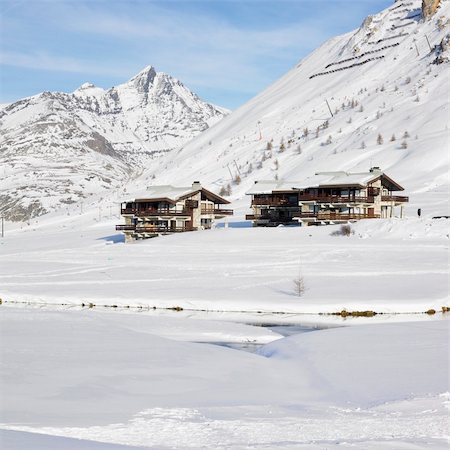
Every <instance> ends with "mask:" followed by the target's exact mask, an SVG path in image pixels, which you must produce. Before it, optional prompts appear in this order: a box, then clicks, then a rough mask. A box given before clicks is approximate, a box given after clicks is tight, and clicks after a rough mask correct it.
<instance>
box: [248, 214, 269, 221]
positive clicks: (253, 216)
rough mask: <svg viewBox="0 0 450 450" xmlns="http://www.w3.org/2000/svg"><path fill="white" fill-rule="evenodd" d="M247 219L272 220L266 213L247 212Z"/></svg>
mask: <svg viewBox="0 0 450 450" xmlns="http://www.w3.org/2000/svg"><path fill="white" fill-rule="evenodd" d="M245 220H270V216H268V215H266V214H246V215H245Z"/></svg>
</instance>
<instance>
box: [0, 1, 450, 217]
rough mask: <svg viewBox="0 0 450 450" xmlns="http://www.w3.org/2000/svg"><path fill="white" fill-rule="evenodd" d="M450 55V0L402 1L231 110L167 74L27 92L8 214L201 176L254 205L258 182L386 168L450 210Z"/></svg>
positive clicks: (7, 141) (6, 127)
mask: <svg viewBox="0 0 450 450" xmlns="http://www.w3.org/2000/svg"><path fill="white" fill-rule="evenodd" d="M449 61H450V2H448V1H439V0H423V1H420V0H408V1H407V0H403V1H402V0H398V1H395V2H393V3H392V5H391V6H389V7H388V8H386V9H385V10H383V11H381V12H380V13H378V14H375V15H373V16H369V17H367V18H366V19H365V20H364V21H363V23H362V25H361V26H360V27H359V28H358V29H357V30H354V31H352V32H350V33H347V34H344V35H342V36H338V37H335V38H332V39H330V40H328V41H327V42H325V43H324V44H323V45H322V46H320V47H319V48H318V49H317V50H315V51H314V52H313V53H311V54H310V55H309V56H307V57H306V58H304V59H303V60H302V61H300V62H299V63H298V64H297V65H296V66H295V67H293V68H292V69H291V70H290V71H289V72H288V73H287V74H286V75H285V76H283V77H282V78H281V79H280V80H278V81H276V82H275V83H274V84H273V85H272V86H269V87H268V88H267V89H266V90H264V91H263V92H261V93H260V94H258V95H257V96H256V97H255V98H253V99H252V100H250V101H249V102H247V103H246V104H245V105H243V106H242V107H240V108H239V109H237V110H236V111H233V112H232V113H231V114H229V115H227V111H225V110H223V109H221V108H218V107H215V106H213V105H208V104H206V103H204V102H202V101H201V100H199V99H198V97H197V96H196V95H195V94H192V93H191V92H190V91H188V90H187V89H186V88H185V87H184V86H183V85H182V84H181V83H179V82H178V81H176V80H174V79H173V78H171V77H169V76H168V75H165V74H159V73H156V72H155V71H154V69H153V68H147V69H145V70H144V71H142V72H141V73H140V74H138V75H137V76H136V77H134V78H132V79H131V80H130V81H129V82H128V83H126V84H124V85H121V86H118V87H116V88H112V89H109V90H108V91H103V90H102V89H99V88H95V87H94V86H92V85H83V86H82V87H81V88H80V89H78V90H77V91H75V92H74V93H73V94H61V93H43V94H40V95H38V96H35V97H31V98H27V99H24V100H21V101H19V102H16V103H14V104H11V105H8V106H6V107H4V108H3V109H0V133H1V136H0V162H1V167H0V176H2V178H1V180H0V208H3V211H5V212H6V213H7V214H8V217H10V218H15V219H20V220H22V219H24V218H27V217H29V216H30V215H36V214H38V213H41V212H44V210H50V209H54V208H57V207H61V206H64V204H65V203H69V202H74V201H76V202H80V201H81V200H82V199H83V198H86V197H87V196H89V195H90V194H93V195H96V196H97V197H99V196H103V195H105V197H104V198H105V199H106V197H107V196H109V197H108V198H111V199H112V195H113V194H114V195H116V194H117V195H116V197H115V198H114V201H118V200H120V199H124V197H127V198H129V197H132V196H133V195H137V194H138V192H139V193H142V192H143V191H145V187H146V186H148V185H150V184H173V185H185V184H187V185H189V184H190V183H192V181H194V180H199V181H201V182H202V183H203V184H204V185H206V186H208V187H210V188H211V189H213V190H216V191H217V192H219V191H220V189H221V188H222V187H227V188H228V185H230V187H231V196H230V198H231V199H232V200H240V199H243V198H244V195H245V192H246V191H247V190H248V189H249V188H250V186H251V185H252V184H253V183H254V181H255V180H264V179H269V180H270V179H275V178H279V179H281V178H283V179H288V180H306V179H307V178H308V177H310V176H312V175H314V173H315V172H324V171H337V170H344V171H345V170H347V171H352V172H355V171H366V170H368V169H369V168H370V167H371V166H379V167H381V169H382V170H383V171H386V172H387V173H388V174H389V175H391V176H392V177H393V178H394V179H395V180H396V181H397V182H399V183H400V184H401V185H403V186H404V187H405V189H406V192H405V195H409V197H410V204H409V208H410V209H411V208H417V207H422V208H423V211H424V213H425V214H426V213H427V211H433V212H434V213H435V214H437V215H442V214H448V213H449V211H448V209H449V208H448V192H449V189H450V180H449V176H448V173H449V170H450V155H449V151H448V149H449V141H450V139H449V138H450V131H449V124H448V117H449V101H448V80H449V77H450V62H449ZM213 124H214V126H211V125H213ZM2 172H3V173H2ZM227 190H228V189H225V191H227ZM119 191H120V192H119ZM92 198H94V197H92ZM99 201H100V200H99ZM239 204H242V205H244V204H247V202H242V203H239Z"/></svg>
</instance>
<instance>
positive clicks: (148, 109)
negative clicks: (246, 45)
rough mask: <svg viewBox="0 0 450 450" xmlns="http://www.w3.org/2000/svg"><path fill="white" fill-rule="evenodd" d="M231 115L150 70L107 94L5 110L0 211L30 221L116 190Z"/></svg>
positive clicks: (30, 101)
mask: <svg viewBox="0 0 450 450" xmlns="http://www.w3.org/2000/svg"><path fill="white" fill-rule="evenodd" d="M227 113H228V111H227V110H224V109H221V108H218V107H216V106H213V105H210V104H208V103H205V102H203V101H202V100H201V99H200V98H199V97H198V96H197V95H195V94H194V93H193V92H191V91H190V90H189V89H188V88H186V87H185V86H184V85H183V84H182V83H181V82H180V81H178V80H176V79H174V78H172V77H171V76H169V75H167V74H165V73H161V72H156V71H155V69H154V68H153V67H146V68H145V69H144V70H143V71H141V72H140V73H138V74H137V75H136V76H135V77H133V78H132V79H131V80H129V81H128V82H127V83H125V84H122V85H119V86H117V87H113V88H111V89H108V90H103V89H101V88H98V87H95V86H94V85H92V84H90V83H85V84H83V85H82V86H81V87H80V88H79V89H77V90H76V91H75V92H73V93H71V94H66V93H61V92H44V93H42V94H39V95H36V96H33V97H29V98H25V99H22V100H19V101H17V102H15V103H12V104H9V105H4V107H2V108H1V109H0V164H1V173H0V175H1V181H0V211H2V212H3V213H4V214H5V215H6V217H7V218H9V219H11V220H24V219H28V218H29V217H33V216H35V215H38V214H42V213H44V212H45V211H47V210H49V209H54V208H58V207H61V206H64V204H70V203H74V202H79V201H81V200H82V199H83V198H85V197H86V196H89V194H94V193H95V194H98V193H99V192H102V191H104V190H106V189H109V188H118V187H119V186H122V185H123V184H124V183H125V182H126V181H127V180H129V179H133V178H134V177H135V176H136V174H139V173H140V172H141V171H142V170H143V168H144V167H146V166H147V167H148V166H151V165H152V164H153V160H154V159H157V158H158V157H160V156H161V155H163V154H165V153H168V152H170V151H172V150H174V149H177V148H179V147H180V146H181V145H183V144H184V143H186V142H188V141H189V140H191V139H192V138H193V137H194V136H196V135H197V134H199V133H200V132H202V131H204V130H206V129H207V128H208V127H209V126H211V125H213V124H214V123H216V122H217V121H219V120H220V119H222V117H223V116H224V115H225V114H227Z"/></svg>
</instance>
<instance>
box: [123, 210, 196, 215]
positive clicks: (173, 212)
mask: <svg viewBox="0 0 450 450" xmlns="http://www.w3.org/2000/svg"><path fill="white" fill-rule="evenodd" d="M121 214H122V215H127V214H129V215H133V216H137V217H157V216H189V215H190V212H189V211H188V210H187V209H184V208H183V209H156V208H155V209H140V210H137V209H133V208H122V209H121Z"/></svg>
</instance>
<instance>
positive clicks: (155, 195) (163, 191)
mask: <svg viewBox="0 0 450 450" xmlns="http://www.w3.org/2000/svg"><path fill="white" fill-rule="evenodd" d="M200 191H201V192H203V194H204V195H206V197H208V198H209V199H211V200H214V201H215V203H221V204H226V203H230V202H229V201H228V200H225V199H224V198H222V197H220V196H219V195H217V194H214V193H213V192H211V191H209V190H207V189H205V188H204V187H203V186H202V185H201V184H200V183H199V182H198V181H194V183H192V186H189V187H184V186H183V187H180V186H171V185H159V186H149V187H148V188H147V190H146V191H145V194H144V195H145V197H142V198H136V199H135V200H132V201H135V202H143V201H150V200H151V201H155V200H165V201H168V202H169V203H176V202H177V201H179V200H182V199H183V198H186V197H190V196H191V195H194V194H196V193H197V192H200Z"/></svg>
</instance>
